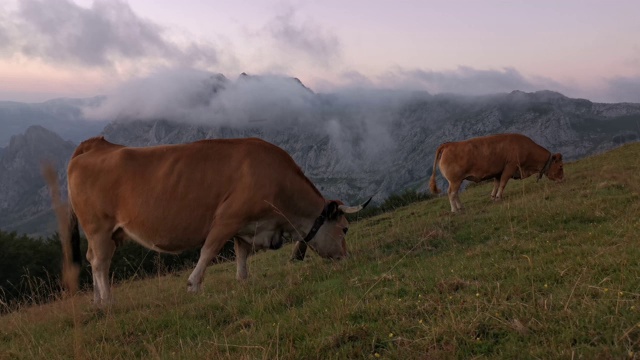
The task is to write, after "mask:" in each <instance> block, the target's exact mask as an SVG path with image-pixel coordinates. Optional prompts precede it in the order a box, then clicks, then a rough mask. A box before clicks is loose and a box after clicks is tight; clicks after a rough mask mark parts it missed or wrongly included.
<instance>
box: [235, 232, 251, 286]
mask: <svg viewBox="0 0 640 360" xmlns="http://www.w3.org/2000/svg"><path fill="white" fill-rule="evenodd" d="M233 246H234V249H235V253H236V254H235V255H236V279H238V280H244V279H246V278H247V277H248V276H249V273H248V271H247V258H248V257H249V253H250V252H251V244H249V243H247V242H246V241H244V240H241V239H238V238H236V239H235V240H234V244H233Z"/></svg>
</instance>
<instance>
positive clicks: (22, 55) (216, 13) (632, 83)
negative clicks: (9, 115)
mask: <svg viewBox="0 0 640 360" xmlns="http://www.w3.org/2000/svg"><path fill="white" fill-rule="evenodd" d="M639 14H640V1H604V0H603V1H589V0H562V1H559V0H554V1H540V0H536V1H496V0H492V1H472V0H467V1H379V0H358V1H348V0H341V1H337V0H324V1H269V0H261V1H258V0H252V1H249V0H247V1H210V0H182V1H175V0H129V1H113V0H109V1H95V2H94V1H92V0H76V1H72V0H9V1H6V0H5V1H3V2H2V3H0V55H1V57H0V100H17V101H41V100H45V99H49V98H53V97H59V96H73V97H88V96H94V95H98V94H108V93H110V92H112V91H117V90H116V89H118V86H119V85H120V84H121V83H123V82H126V81H127V80H129V79H131V78H132V77H144V76H149V75H150V74H154V73H157V72H161V71H164V70H166V69H173V68H184V67H189V68H196V69H199V70H206V71H211V72H215V73H218V72H219V73H223V74H225V75H226V76H227V77H230V78H235V77H236V76H237V75H238V74H239V73H240V72H243V71H244V72H247V73H251V74H264V73H272V74H285V75H290V76H296V77H298V78H300V79H301V80H302V81H303V82H304V83H305V84H306V85H307V86H309V87H311V88H312V89H313V90H315V91H331V90H334V89H336V88H341V87H357V86H371V87H386V88H411V89H424V90H427V91H430V92H432V93H438V92H455V93H466V94H482V93H495V92H507V91H512V90H516V89H518V90H524V91H534V90H542V89H550V90H555V91H559V92H562V93H564V94H565V95H567V96H571V97H585V98H588V99H591V100H594V101H605V102H617V101H633V102H640V21H638V19H639Z"/></svg>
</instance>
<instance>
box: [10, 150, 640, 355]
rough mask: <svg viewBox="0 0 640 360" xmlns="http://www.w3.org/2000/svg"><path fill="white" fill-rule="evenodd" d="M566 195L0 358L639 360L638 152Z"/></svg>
mask: <svg viewBox="0 0 640 360" xmlns="http://www.w3.org/2000/svg"><path fill="white" fill-rule="evenodd" d="M565 171H566V181H565V182H564V183H561V184H554V183H551V182H549V181H547V180H546V179H545V180H542V181H540V182H538V183H536V182H535V179H533V178H530V179H527V180H524V181H512V182H510V184H509V185H508V186H507V189H506V194H505V199H504V200H503V201H502V202H500V203H492V202H491V201H490V199H489V196H488V193H489V192H490V190H491V188H490V186H491V185H490V184H483V185H479V186H473V187H470V188H469V189H468V191H466V192H465V193H464V194H462V195H461V199H462V201H463V202H464V203H465V205H466V207H467V210H466V212H465V213H463V214H459V215H451V214H450V213H449V204H448V201H447V200H446V198H438V199H435V200H429V201H424V202H420V203H416V204H414V205H412V206H408V207H405V208H401V209H399V210H397V211H395V212H392V213H387V214H383V215H380V216H377V217H373V218H369V219H366V220H363V221H360V222H359V223H357V224H354V225H353V226H352V228H351V230H350V231H349V236H348V242H349V245H350V250H351V254H352V257H351V258H350V259H349V260H347V261H343V262H329V261H325V260H322V259H320V258H318V257H317V256H309V257H308V258H307V260H305V262H303V263H290V262H289V261H288V257H289V254H290V251H291V247H290V246H288V247H285V249H284V250H280V251H276V252H267V253H261V254H258V255H257V256H254V257H252V258H251V260H250V264H249V266H250V268H249V270H250V274H251V275H250V279H249V280H248V281H246V282H243V283H239V282H237V281H236V280H235V279H234V275H235V267H234V266H235V265H234V264H222V265H214V266H212V267H210V268H209V269H208V271H207V276H206V278H205V288H204V291H203V292H202V293H200V294H197V295H192V294H187V293H186V291H185V290H186V283H187V276H188V274H189V271H185V272H182V273H178V274H175V275H172V276H168V277H159V278H155V279H150V280H146V281H131V282H128V283H124V284H122V285H119V286H117V287H116V288H115V296H116V301H117V303H116V304H115V305H114V306H113V307H112V308H111V309H109V310H107V311H101V310H97V309H94V308H93V307H92V306H91V304H90V297H89V296H88V295H83V296H79V297H75V298H71V299H65V300H61V301H59V302H56V303H53V304H49V305H45V306H41V307H32V308H24V309H22V310H21V311H19V312H17V313H13V314H9V315H6V316H3V317H1V318H0V358H24V359H27V358H28V359H31V358H48V359H61V358H64V359H67V358H71V357H74V356H75V357H77V358H109V359H121V358H141V357H142V358H187V359H189V358H193V359H196V358H198V359H201V358H209V359H315V358H321V359H345V358H364V359H367V358H371V359H374V358H383V359H384V358H388V359H412V358H435V359H441V358H463V359H468V358H474V357H480V358H520V359H524V358H542V359H550V358H567V359H568V358H576V359H577V358H587V359H591V358H592V359H607V358H616V359H620V358H627V357H629V358H637V357H638V354H637V353H638V352H640V246H638V245H639V242H640V239H639V237H640V235H639V234H640V232H639V230H640V144H633V145H627V146H624V147H622V148H619V149H617V150H615V151H612V152H610V153H607V154H604V155H601V156H597V157H593V158H589V159H585V160H581V161H578V162H576V163H572V164H569V165H567V167H566V170H565Z"/></svg>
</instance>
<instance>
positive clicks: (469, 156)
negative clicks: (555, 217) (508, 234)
mask: <svg viewBox="0 0 640 360" xmlns="http://www.w3.org/2000/svg"><path fill="white" fill-rule="evenodd" d="M438 166H440V172H441V173H442V175H443V176H444V177H445V178H446V179H447V181H449V192H448V193H449V202H450V203H451V211H452V212H456V211H458V210H462V208H463V207H462V203H461V202H460V198H459V196H458V191H459V190H460V185H461V184H462V181H463V180H470V181H473V182H480V181H483V180H488V179H493V191H491V198H492V199H494V200H500V198H501V197H502V192H503V191H504V187H505V186H506V185H507V181H509V179H524V178H526V177H529V176H531V175H533V174H538V180H540V178H541V177H542V175H546V176H547V177H548V178H549V179H550V180H555V181H560V180H562V178H563V176H564V175H563V169H562V167H563V165H562V155H561V154H551V152H549V151H548V150H547V149H545V148H543V147H542V146H540V145H538V144H536V143H535V142H534V141H533V140H531V139H529V138H528V137H526V136H524V135H521V134H498V135H491V136H482V137H477V138H473V139H469V140H465V141H458V142H448V143H444V144H442V145H440V146H439V147H438V150H436V157H435V160H434V162H433V173H432V174H431V180H430V182H429V187H430V188H431V192H433V193H434V194H437V193H439V192H440V191H439V190H438V187H437V186H436V168H437V167H438Z"/></svg>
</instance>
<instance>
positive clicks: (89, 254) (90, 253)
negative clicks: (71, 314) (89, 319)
mask: <svg viewBox="0 0 640 360" xmlns="http://www.w3.org/2000/svg"><path fill="white" fill-rule="evenodd" d="M86 257H87V261H88V262H89V264H91V263H93V250H92V249H91V242H89V246H88V248H87V256H86ZM91 277H92V280H93V303H94V304H96V305H98V304H100V288H99V287H98V280H97V278H96V273H95V272H93V271H91Z"/></svg>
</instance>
